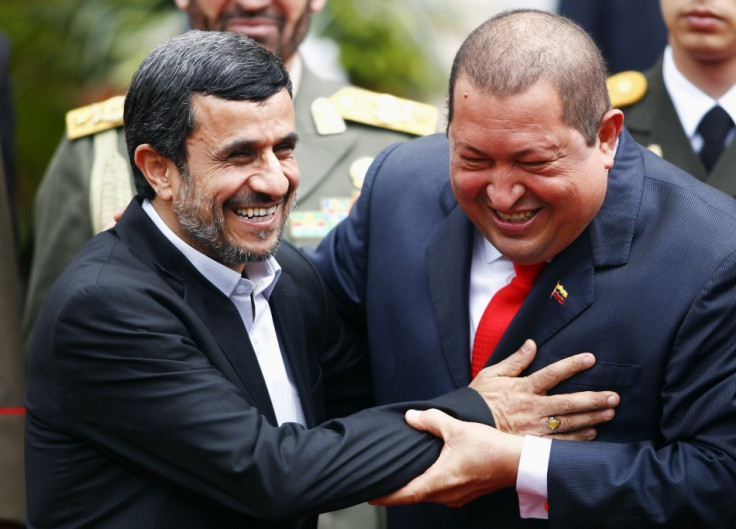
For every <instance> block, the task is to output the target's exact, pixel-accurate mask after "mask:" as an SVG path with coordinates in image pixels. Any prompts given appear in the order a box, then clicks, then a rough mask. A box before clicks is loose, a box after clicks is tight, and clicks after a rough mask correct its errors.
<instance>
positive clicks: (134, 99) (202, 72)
mask: <svg viewBox="0 0 736 529" xmlns="http://www.w3.org/2000/svg"><path fill="white" fill-rule="evenodd" d="M284 88H286V89H287V91H288V92H289V94H290V95H291V92H292V88H291V80H290V79H289V74H288V73H287V71H286V68H285V67H284V64H283V63H282V62H281V60H280V59H279V58H278V57H276V56H275V55H274V54H273V53H271V52H270V51H268V50H267V49H266V48H264V47H263V46H261V45H260V44H258V43H257V42H255V41H254V40H252V39H250V38H248V37H246V36H244V35H241V34H238V33H232V32H224V31H198V30H192V31H187V32H186V33H184V34H182V35H179V36H177V37H174V38H172V39H170V40H168V41H166V42H165V43H163V44H161V45H160V46H158V47H157V48H156V49H154V50H153V51H152V52H151V53H150V54H148V56H147V57H146V58H145V59H144V60H143V62H142V63H141V65H140V66H139V67H138V69H137V70H136V72H135V74H133V80H132V81H131V84H130V88H129V89H128V94H127V96H126V97H125V113H124V123H125V141H126V143H127V147H128V157H129V158H130V165H131V167H132V169H133V180H134V182H135V187H136V191H137V193H138V196H140V197H143V198H149V199H150V198H153V197H154V196H155V193H154V191H153V189H152V188H151V186H150V185H149V184H148V182H147V181H146V178H145V177H144V176H143V173H141V171H140V170H139V169H138V168H137V167H136V165H135V161H134V156H135V150H136V148H137V147H138V146H139V145H143V144H146V143H147V144H150V145H151V146H152V147H153V148H154V149H155V150H156V151H157V152H158V153H160V154H161V155H163V156H166V157H167V158H169V159H171V160H172V161H173V162H174V163H175V164H176V166H177V167H178V168H179V170H180V171H182V172H185V171H186V168H187V153H186V139H187V138H188V137H189V135H190V134H191V133H192V130H193V129H194V125H195V118H196V116H195V115H194V113H193V111H192V105H191V102H192V95H193V94H201V95H212V96H215V97H220V98H223V99H228V100H236V101H246V100H247V101H263V100H265V99H268V98H269V97H271V96H273V95H275V94H276V93H278V92H280V91H281V90H282V89H284Z"/></svg>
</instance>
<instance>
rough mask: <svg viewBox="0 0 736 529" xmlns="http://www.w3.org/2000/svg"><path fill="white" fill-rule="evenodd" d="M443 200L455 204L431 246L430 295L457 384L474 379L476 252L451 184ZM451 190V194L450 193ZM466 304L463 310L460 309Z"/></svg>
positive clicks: (429, 252)
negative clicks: (471, 311)
mask: <svg viewBox="0 0 736 529" xmlns="http://www.w3.org/2000/svg"><path fill="white" fill-rule="evenodd" d="M445 191H446V193H445V195H443V198H442V199H441V200H442V201H444V202H445V205H444V207H445V209H447V208H449V207H451V206H452V204H453V203H454V207H452V209H450V213H449V215H448V216H447V219H446V220H445V222H444V223H443V225H442V226H441V228H440V230H439V231H438V232H437V233H436V234H435V236H434V237H433V238H432V240H431V241H430V243H429V245H428V247H427V252H426V255H427V275H428V279H429V281H428V283H429V294H430V297H431V298H432V309H433V312H434V317H435V322H436V324H437V333H438V335H439V339H440V345H441V347H442V352H443V354H444V357H445V361H446V362H447V365H448V367H449V369H450V372H451V373H452V378H453V380H454V381H455V384H456V385H457V387H462V386H465V385H467V384H468V381H469V378H470V336H469V334H470V319H469V316H468V310H467V307H468V288H469V284H470V283H469V282H470V267H469V266H468V263H469V262H470V261H471V259H472V257H471V256H472V251H473V225H472V224H471V222H470V220H468V218H467V217H466V216H465V213H464V212H463V210H462V208H460V207H459V206H458V205H457V202H454V197H452V190H451V189H450V185H449V183H448V185H447V187H446V188H445ZM448 192H449V195H448V194H447V193H448ZM458 307H462V308H463V310H458Z"/></svg>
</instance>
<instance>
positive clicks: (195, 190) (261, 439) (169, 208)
mask: <svg viewBox="0 0 736 529" xmlns="http://www.w3.org/2000/svg"><path fill="white" fill-rule="evenodd" d="M213 50H214V51H213ZM290 90H291V82H290V80H289V77H288V74H287V72H286V70H285V68H284V66H283V64H282V63H281V62H280V61H279V60H278V59H277V58H276V57H275V56H274V55H272V54H271V53H270V52H268V51H267V50H266V49H265V48H263V47H262V46H260V45H258V44H256V43H255V42H254V41H252V40H250V39H248V38H246V37H244V36H242V35H239V34H236V33H228V32H195V31H193V32H190V33H188V34H186V35H184V36H182V37H179V38H176V39H172V40H171V41H169V42H168V43H166V44H164V45H162V46H161V47H159V48H157V49H156V50H154V52H152V53H151V54H150V55H149V56H148V57H147V58H146V60H144V62H143V63H142V65H141V66H140V68H139V69H138V71H137V72H136V74H135V76H134V78H133V81H132V83H131V87H130V90H129V93H128V95H127V98H126V110H125V122H126V140H127V144H128V152H129V156H130V160H131V165H132V166H133V167H135V169H134V170H135V181H136V188H137V192H138V196H137V197H136V199H134V200H133V201H132V202H131V204H130V205H129V206H128V208H127V210H126V212H125V214H124V215H123V217H122V218H121V219H120V221H119V223H118V224H117V226H116V227H115V229H114V230H111V231H107V232H104V233H102V234H100V235H99V236H97V237H95V238H94V239H92V240H91V241H90V242H89V243H88V244H87V245H86V246H85V248H84V249H83V251H82V252H81V253H80V254H79V255H78V256H77V258H75V260H74V261H73V263H72V264H71V265H70V267H69V268H68V269H67V270H66V271H65V272H64V274H63V275H62V276H61V277H60V279H59V281H58V282H57V283H56V284H55V286H54V288H52V290H51V292H50V295H49V298H48V300H47V302H46V304H45V305H44V309H43V310H42V312H41V315H40V319H39V324H38V328H37V330H36V332H35V333H34V340H33V343H32V347H31V352H30V358H29V374H28V389H27V394H26V395H27V396H26V407H27V411H28V415H27V430H26V470H27V485H28V486H27V492H28V500H29V501H28V525H29V527H65V526H69V527H72V526H73V527H80V526H87V525H89V526H95V527H156V528H162V527H177V528H186V527H192V528H194V527H218V528H225V527H244V526H245V527H312V526H313V525H314V523H315V520H314V519H307V520H302V519H299V517H300V516H303V515H305V514H314V513H316V512H319V511H321V510H327V509H332V508H339V507H344V506H347V505H349V504H353V503H357V502H359V501H364V500H366V499H369V498H371V497H374V496H376V495H377V494H383V493H387V492H389V491H390V490H391V489H392V488H395V487H397V486H399V485H400V484H401V483H403V482H406V481H407V480H408V479H409V478H410V477H412V476H413V475H416V474H418V473H419V472H421V471H422V470H423V469H424V468H426V467H427V466H428V465H429V464H430V463H431V462H432V460H433V459H434V458H435V457H436V456H437V454H438V451H439V447H440V443H439V442H438V441H437V440H435V439H431V438H429V436H426V435H425V434H422V433H419V432H416V431H414V430H412V429H410V428H409V427H408V426H406V424H404V422H403V419H402V417H401V416H402V413H403V410H404V409H405V408H406V406H405V405H400V406H393V407H392V406H389V407H385V408H381V409H375V410H369V411H365V412H362V413H359V414H357V415H354V416H351V417H349V418H347V419H341V420H335V421H333V422H329V423H326V424H324V425H323V426H322V427H320V428H316V429H313V430H308V429H306V428H305V426H307V427H312V426H316V425H317V424H319V423H320V422H321V421H322V420H323V418H324V416H325V413H324V410H323V404H322V403H323V398H322V397H323V393H325V392H327V394H326V399H327V403H328V404H336V405H337V407H339V408H340V410H341V411H343V410H344V409H345V408H348V407H350V406H349V404H351V402H352V401H357V402H356V403H355V404H356V405H357V406H363V405H364V404H365V399H361V398H360V397H361V391H360V390H361V388H362V387H365V386H366V385H365V384H363V386H360V385H359V386H355V384H359V383H361V382H362V379H361V377H360V374H361V371H360V369H361V368H363V365H362V364H361V358H362V357H364V356H365V355H362V356H361V355H360V353H361V351H362V350H363V349H362V341H360V340H357V339H356V337H355V335H354V334H353V333H352V332H350V329H349V328H348V327H347V326H343V325H340V322H339V320H338V319H337V317H336V315H335V312H334V306H333V305H332V303H331V298H330V297H329V295H328V293H327V291H326V287H324V286H323V284H322V283H321V280H320V278H319V276H318V275H317V273H316V271H315V270H314V268H313V267H312V266H311V265H310V264H309V262H308V261H307V260H306V258H305V257H304V256H303V255H302V254H300V253H299V252H298V251H297V250H296V249H295V248H294V247H293V246H291V245H289V244H284V245H282V246H281V247H280V248H279V241H280V237H281V231H282V229H283V228H284V225H285V223H286V220H287V218H288V213H289V211H290V210H291V208H292V207H293V204H294V200H295V193H296V188H297V184H298V182H299V170H298V167H297V165H296V161H295V159H294V148H295V145H296V142H297V135H296V132H295V128H294V109H293V105H292V103H291V93H290ZM585 356H586V355H583V356H582V357H581V358H579V359H578V361H575V362H571V363H567V364H566V365H567V367H564V366H565V365H564V364H562V363H561V364H560V365H561V366H562V370H561V371H559V372H558V375H561V376H557V375H555V374H554V373H552V378H553V379H558V380H559V379H560V378H564V377H565V376H566V374H565V371H566V370H568V373H567V374H568V375H569V374H570V373H571V372H574V371H577V370H579V369H581V368H583V367H585V366H584V361H585ZM587 356H590V355H587ZM568 368H569V369H568ZM570 369H571V371H570ZM517 373H518V370H513V369H512V373H511V376H514V375H516V374H517ZM497 374H498V376H497V377H495V378H497V379H498V380H499V381H500V382H501V383H502V385H503V384H504V379H505V378H506V374H504V373H501V372H497ZM353 375H355V376H353ZM346 376H347V377H348V378H347V379H345V378H344V377H346ZM493 378H494V377H490V379H489V380H490V382H491V385H493V384H492V382H493V380H492V379H493ZM538 379H539V377H537V379H534V378H533V377H529V378H528V379H523V378H520V379H516V378H509V379H508V381H507V382H511V383H518V384H525V383H532V381H533V380H538ZM489 380H487V382H488V381H489ZM553 383H554V382H553ZM474 387H479V386H477V385H476V383H475V382H474ZM479 389H480V387H479ZM487 389H488V388H485V389H483V391H484V393H485V392H486V391H487ZM496 393H498V395H497V396H498V397H503V395H501V394H500V392H499V391H497V392H496ZM492 394H493V391H490V392H489V393H488V395H492ZM609 396H611V394H610V392H603V393H601V394H599V395H592V396H591V395H589V394H579V395H571V396H567V397H566V398H567V399H568V402H567V404H565V403H558V404H555V403H554V402H553V399H551V398H549V397H544V396H541V397H540V398H542V399H544V400H545V401H546V402H549V403H551V405H556V406H558V407H561V408H567V407H569V406H570V405H572V406H573V407H575V408H577V409H580V410H581V411H582V413H580V414H578V416H577V417H578V419H579V420H580V421H579V422H578V424H577V425H575V426H573V427H571V428H567V429H566V430H567V431H569V430H573V431H572V433H570V434H569V435H570V437H571V438H581V439H582V438H586V437H589V433H590V430H589V429H588V428H587V427H588V426H590V425H592V424H595V423H597V422H600V421H601V420H604V419H606V418H607V417H608V418H610V412H608V413H607V412H606V411H605V410H604V411H601V412H597V411H592V412H591V410H596V409H598V408H608V407H610V406H609V405H608V404H606V403H605V401H606V399H607V398H608V397H609ZM591 397H592V398H591ZM487 398H488V397H487ZM515 398H516V397H515ZM489 400H490V398H489ZM443 403H444V404H443ZM419 405H422V404H419ZM437 405H440V406H442V407H443V408H444V409H445V410H447V411H449V412H451V413H453V414H457V415H459V416H461V417H463V418H464V419H467V420H474V421H480V422H487V423H488V422H491V415H490V413H489V407H488V406H486V404H485V402H484V400H483V399H482V398H481V397H480V396H479V394H478V393H476V392H475V391H473V390H472V389H468V388H463V389H462V390H460V391H459V392H454V393H453V394H452V395H448V396H446V397H444V398H442V399H439V401H438V402H437ZM494 405H496V404H494ZM499 405H500V404H499ZM423 406H427V404H424V405H423ZM554 412H555V413H556V411H554ZM550 413H551V412H550ZM522 416H523V414H520V415H519V417H522ZM535 429H536V430H537V431H539V430H540V425H539V424H532V425H531V427H529V428H526V427H523V428H521V430H522V431H523V430H526V431H534V430H535ZM515 430H519V429H518V428H517V429H515V428H513V427H511V428H509V430H508V431H510V432H514V433H518V432H517V431H515ZM575 430H578V431H577V432H576V431H575ZM497 433H498V434H499V441H500V442H501V443H506V442H510V441H512V440H513V439H514V436H512V435H507V434H501V433H500V432H497Z"/></svg>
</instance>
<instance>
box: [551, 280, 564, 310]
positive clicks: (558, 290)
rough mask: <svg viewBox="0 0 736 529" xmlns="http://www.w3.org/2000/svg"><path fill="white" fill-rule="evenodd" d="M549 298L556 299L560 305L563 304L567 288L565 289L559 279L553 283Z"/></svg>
mask: <svg viewBox="0 0 736 529" xmlns="http://www.w3.org/2000/svg"><path fill="white" fill-rule="evenodd" d="M550 298H555V299H556V300H557V303H559V304H560V305H564V304H565V300H567V290H565V288H564V287H563V286H562V284H561V283H560V282H559V281H558V282H557V284H556V285H555V289H554V290H553V291H552V294H551V295H550Z"/></svg>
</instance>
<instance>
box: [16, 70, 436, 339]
mask: <svg viewBox="0 0 736 529" xmlns="http://www.w3.org/2000/svg"><path fill="white" fill-rule="evenodd" d="M345 88H346V85H345V84H344V83H340V82H337V81H325V80H323V79H320V78H318V77H317V76H316V75H315V74H314V73H312V72H311V71H309V69H308V68H307V67H306V66H304V67H303V70H302V74H301V78H300V80H299V89H298V91H297V94H296V98H295V101H294V107H295V110H296V130H297V133H298V134H299V138H300V141H299V145H298V147H297V150H296V159H297V161H298V163H299V168H300V171H301V181H300V185H299V193H298V197H299V200H298V204H299V205H298V207H297V209H296V211H295V212H294V213H293V215H292V219H291V221H290V224H289V226H288V227H287V231H286V233H285V235H286V237H287V238H289V239H291V240H292V241H294V242H296V243H297V244H298V245H314V244H316V243H317V242H318V241H319V240H320V239H321V238H322V237H323V236H324V235H325V234H326V233H327V231H328V230H329V229H330V228H331V227H332V226H333V225H334V224H336V223H337V221H339V220H340V219H341V218H342V217H344V216H345V215H346V214H347V211H348V209H349V207H350V205H351V204H352V201H353V200H354V199H355V197H356V196H357V193H358V192H359V190H360V186H361V185H362V178H363V176H364V173H365V171H366V170H367V167H368V165H369V164H370V162H371V161H372V159H373V157H374V156H375V155H376V154H378V153H379V152H380V151H381V150H382V149H383V148H384V147H386V146H388V145H390V144H391V143H395V142H397V141H404V140H407V139H409V138H411V137H413V136H416V135H422V134H430V133H432V132H435V131H436V130H437V116H438V113H437V109H436V108H435V107H433V106H430V105H423V104H421V103H414V102H410V101H406V100H401V99H398V98H394V97H392V96H388V95H385V94H374V93H367V92H365V91H361V90H359V89H356V88H354V87H347V88H348V91H347V92H345V91H344V89H345ZM122 106H123V97H122V96H119V97H117V98H113V99H111V100H108V101H105V102H103V103H99V104H95V105H90V106H88V107H84V108H82V109H77V110H74V111H71V112H70V113H69V114H68V115H67V131H68V135H69V136H70V137H71V139H70V138H69V137H67V138H65V139H64V140H63V141H62V143H61V145H60V146H59V147H58V149H57V151H56V153H55V154H54V157H53V159H52V160H51V164H50V165H49V168H48V169H47V171H46V174H45V175H44V178H43V181H42V183H41V186H40V188H39V190H38V193H37V196H36V205H35V242H34V256H33V264H32V267H31V275H30V280H29V288H28V295H27V301H26V309H25V313H24V317H23V333H24V339H25V341H26V346H28V343H29V340H30V334H31V331H32V325H33V322H34V321H35V319H36V316H37V315H38V312H39V310H40V308H41V305H42V304H43V300H44V299H45V297H46V293H47V292H48V290H49V288H50V287H51V285H52V284H53V282H54V281H55V280H56V278H57V277H58V276H59V274H60V273H61V271H62V270H63V269H64V268H65V267H66V266H67V265H68V264H69V262H70V261H71V259H72V258H73V257H74V255H76V253H77V252H78V251H79V249H80V248H81V247H82V245H83V244H84V243H85V242H86V241H87V240H89V239H90V238H91V237H92V235H93V234H94V233H97V232H98V231H100V230H102V229H103V228H104V226H105V225H106V224H107V223H108V222H110V221H111V220H112V216H113V214H114V213H115V211H117V209H119V208H120V207H121V206H124V205H126V204H127V203H128V202H129V200H130V198H131V197H132V196H133V194H134V192H135V190H134V186H133V183H132V173H131V170H130V167H129V163H128V155H127V150H126V147H125V137H124V133H123V128H122ZM356 120H360V121H363V122H362V123H361V122H358V121H356ZM392 129H399V130H392Z"/></svg>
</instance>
